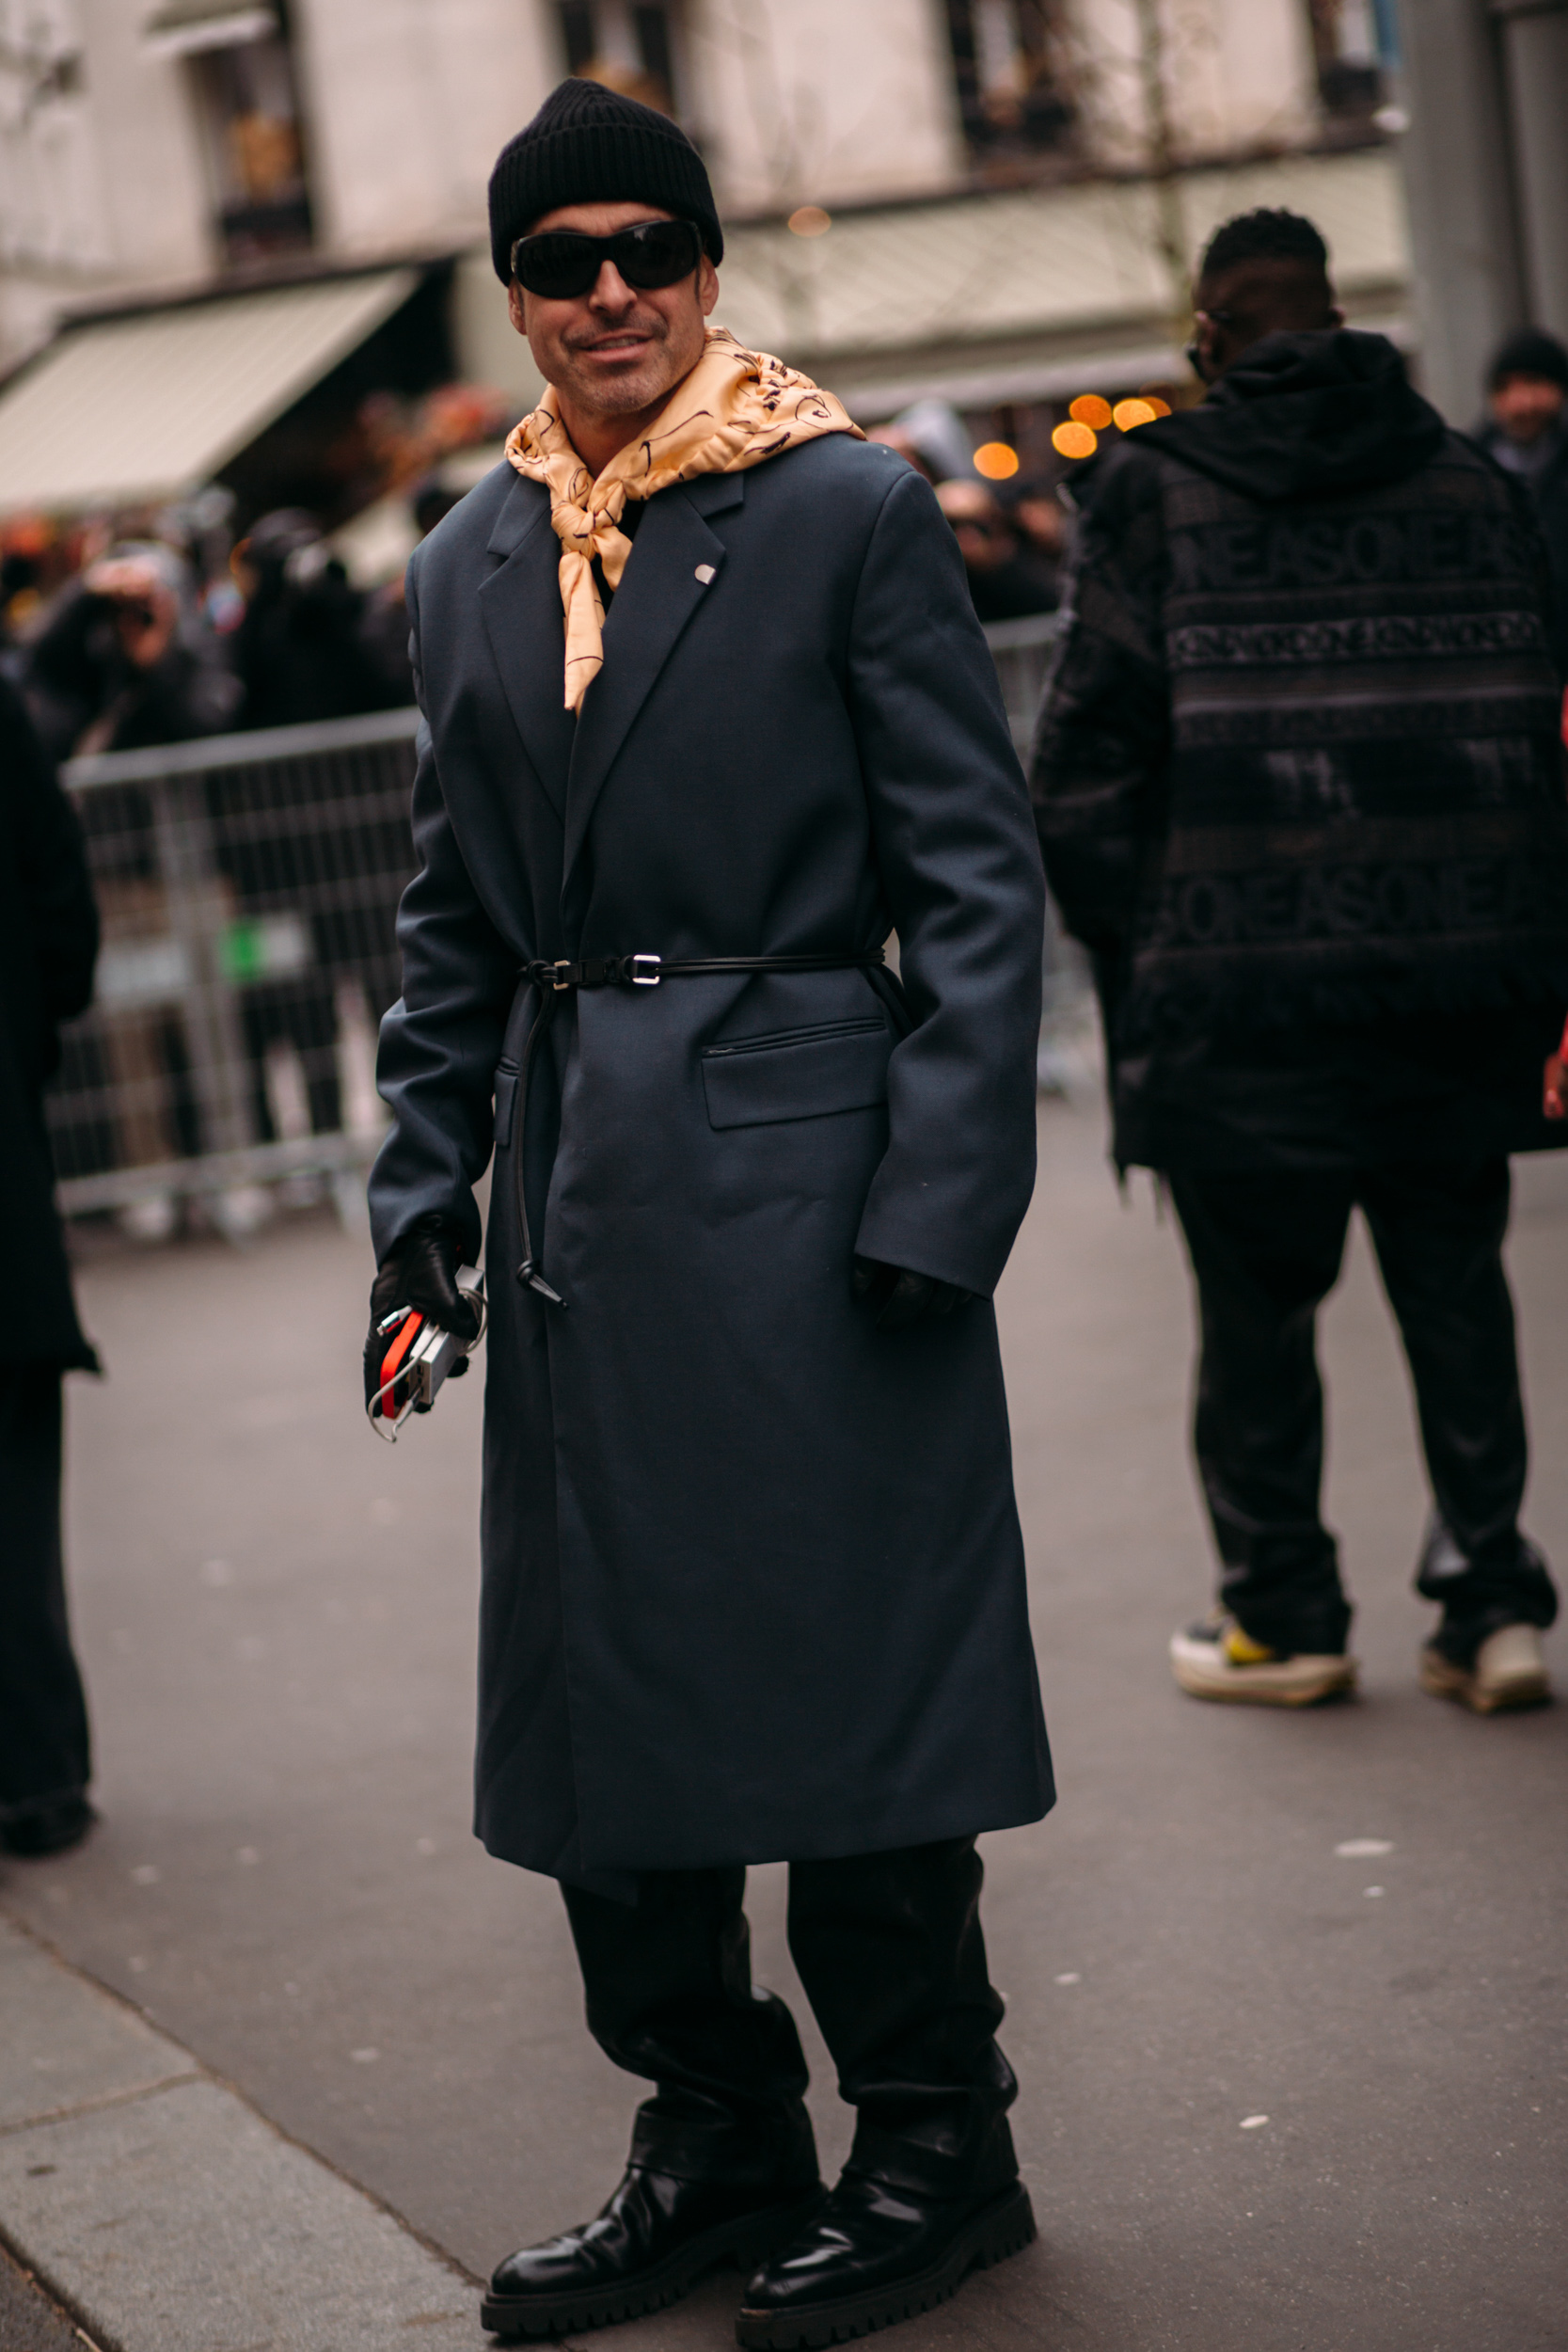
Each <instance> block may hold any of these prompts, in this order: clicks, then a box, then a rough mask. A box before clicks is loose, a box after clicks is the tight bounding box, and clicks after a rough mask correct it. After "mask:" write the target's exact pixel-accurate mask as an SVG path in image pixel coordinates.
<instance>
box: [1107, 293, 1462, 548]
mask: <svg viewBox="0 0 1568 2352" xmlns="http://www.w3.org/2000/svg"><path fill="white" fill-rule="evenodd" d="M1447 430H1448V428H1447V426H1446V425H1445V424H1444V422H1443V420H1442V418H1441V417H1440V416H1439V415H1438V413H1437V411H1436V409H1435V408H1433V406H1432V405H1431V403H1430V402H1429V401H1425V400H1423V399H1422V398H1421V395H1420V393H1419V392H1418V391H1417V390H1416V389H1415V387H1414V385H1413V384H1412V383H1411V381H1410V378H1409V377H1408V376H1407V375H1406V373H1405V372H1404V361H1403V360H1402V358H1400V355H1399V353H1398V352H1397V351H1396V350H1395V348H1394V346H1393V344H1392V343H1391V342H1389V341H1388V339H1387V337H1386V336H1385V335H1368V334H1364V333H1363V332H1361V331H1360V330H1359V329H1358V328H1355V327H1352V326H1339V327H1334V328H1331V329H1328V330H1326V331H1323V330H1320V331H1318V332H1316V333H1312V334H1289V335H1266V336H1264V338H1263V340H1262V341H1261V342H1258V343H1254V344H1253V346H1252V348H1251V350H1249V351H1247V352H1244V353H1243V356H1242V358H1240V359H1238V360H1237V361H1236V363H1235V365H1234V366H1233V367H1231V368H1229V369H1227V372H1226V373H1225V374H1224V375H1223V376H1222V377H1221V378H1220V380H1219V382H1218V383H1217V384H1216V385H1215V386H1214V387H1213V389H1212V391H1211V392H1210V394H1209V396H1208V398H1207V399H1206V400H1205V401H1203V402H1202V403H1201V404H1200V405H1198V406H1197V407H1196V408H1184V409H1179V410H1178V412H1177V413H1176V415H1175V416H1172V417H1161V418H1158V419H1156V420H1155V421H1154V422H1153V423H1152V424H1144V425H1139V426H1138V428H1137V431H1136V436H1135V439H1136V445H1137V447H1138V448H1140V449H1145V448H1154V449H1159V450H1163V451H1164V453H1166V455H1168V456H1171V457H1178V458H1180V460H1181V462H1182V464H1183V465H1187V466H1192V467H1195V468H1196V470H1197V471H1198V472H1199V473H1204V474H1208V475H1209V476H1210V477H1211V479H1212V480H1213V481H1215V482H1223V483H1224V484H1225V485H1226V487H1227V489H1231V490H1239V491H1240V492H1241V493H1242V495H1243V498H1250V499H1257V500H1259V501H1261V502H1263V503H1265V504H1283V503H1285V502H1286V501H1292V500H1297V499H1310V498H1338V497H1339V496H1341V495H1343V494H1345V493H1347V492H1350V491H1353V490H1365V489H1370V488H1372V487H1373V486H1374V485H1377V484H1379V483H1386V482H1398V481H1401V480H1402V479H1403V477H1404V476H1405V475H1406V474H1412V473H1415V472H1416V471H1417V470H1418V468H1420V467H1422V466H1424V465H1426V464H1427V463H1428V462H1429V460H1430V459H1431V458H1433V456H1435V454H1436V453H1437V451H1438V449H1439V448H1440V447H1441V445H1442V442H1443V439H1444V437H1445V435H1446V433H1447Z"/></svg>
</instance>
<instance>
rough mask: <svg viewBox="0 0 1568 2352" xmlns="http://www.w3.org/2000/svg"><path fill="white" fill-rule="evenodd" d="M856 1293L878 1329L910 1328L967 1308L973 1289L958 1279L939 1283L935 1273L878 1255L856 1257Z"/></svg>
mask: <svg viewBox="0 0 1568 2352" xmlns="http://www.w3.org/2000/svg"><path fill="white" fill-rule="evenodd" d="M854 1283H855V1296H856V1297H857V1298H858V1299H859V1301H860V1303H861V1305H862V1306H863V1308H864V1309H865V1311H866V1312H867V1313H868V1314H869V1315H870V1317H871V1319H872V1321H873V1322H874V1323H875V1324H876V1326H877V1328H878V1330H879V1331H907V1330H908V1329H909V1328H910V1327H911V1324H915V1323H928V1322H930V1321H931V1320H932V1318H933V1317H935V1316H938V1315H950V1314H951V1313H952V1312H953V1311H954V1309H955V1308H956V1307H967V1306H968V1304H969V1302H970V1300H971V1299H972V1298H973V1297H974V1292H973V1291H961V1290H959V1288H958V1284H957V1283H956V1282H939V1281H938V1279H937V1278H936V1276H935V1275H934V1274H914V1273H911V1270H910V1268H909V1267H908V1266H899V1265H884V1264H883V1263H882V1262H881V1260H880V1259H879V1258H857V1259H856V1260H855V1274H854Z"/></svg>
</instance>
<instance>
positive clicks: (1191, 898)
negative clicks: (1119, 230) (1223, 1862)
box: [1033, 213, 1568, 1712]
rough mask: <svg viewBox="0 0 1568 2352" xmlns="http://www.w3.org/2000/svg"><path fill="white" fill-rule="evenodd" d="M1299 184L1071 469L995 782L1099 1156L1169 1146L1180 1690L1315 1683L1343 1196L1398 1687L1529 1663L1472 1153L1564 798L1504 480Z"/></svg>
mask: <svg viewBox="0 0 1568 2352" xmlns="http://www.w3.org/2000/svg"><path fill="white" fill-rule="evenodd" d="M1326 262H1327V257H1326V252H1325V249H1324V247H1323V240H1322V239H1321V237H1319V235H1318V233H1317V231H1316V230H1314V229H1313V228H1312V226H1311V224H1310V223H1309V222H1307V221H1304V220H1301V219H1298V218H1296V217H1295V216H1293V215H1290V214H1282V213H1259V214H1254V215H1246V216H1245V217H1243V218H1242V219H1240V220H1237V221H1233V222H1231V223H1229V224H1228V225H1227V227H1226V228H1224V229H1222V230H1219V232H1218V233H1217V234H1216V236H1215V238H1214V240H1213V242H1212V245H1211V246H1210V248H1209V251H1208V253H1207V255H1206V257H1205V260H1204V262H1203V268H1202V273H1201V276H1200V278H1199V282H1198V286H1197V290H1196V300H1197V318H1198V344H1197V355H1198V365H1199V368H1200V372H1201V373H1203V374H1204V375H1205V377H1206V378H1207V380H1208V381H1209V382H1210V383H1211V384H1212V387H1213V389H1212V391H1211V392H1210V395H1209V397H1208V399H1207V400H1206V401H1205V402H1204V403H1203V404H1202V405H1201V406H1199V407H1197V408H1195V409H1191V410H1188V411H1187V412H1185V413H1184V414H1179V415H1177V416H1174V417H1170V418H1167V419H1163V420H1161V421H1159V422H1157V423H1153V424H1148V425H1145V426H1142V427H1140V428H1139V429H1138V430H1137V431H1136V432H1135V433H1134V434H1133V435H1132V437H1130V439H1129V440H1128V441H1127V442H1126V443H1125V444H1124V445H1123V446H1121V447H1119V448H1117V450H1116V452H1115V453H1114V455H1113V457H1112V458H1111V460H1110V462H1109V463H1108V464H1106V465H1105V466H1104V467H1103V468H1102V469H1100V470H1099V473H1098V478H1094V479H1091V480H1090V481H1089V482H1088V483H1087V484H1085V486H1084V492H1083V503H1084V505H1085V510H1086V511H1085V516H1084V521H1083V525H1082V532H1081V537H1080V543H1079V552H1078V559H1077V564H1076V568H1075V578H1074V582H1073V586H1072V589H1071V592H1070V597H1069V603H1070V614H1071V617H1070V623H1069V629H1068V633H1067V635H1066V638H1065V640H1064V644H1063V648H1062V651H1061V654H1060V657H1059V660H1058V664H1057V667H1056V669H1055V672H1054V675H1053V679H1052V681H1051V683H1050V685H1049V688H1048V691H1047V696H1046V701H1045V707H1044V710H1043V712H1042V718H1041V725H1040V731H1039V736H1038V740H1037V754H1036V758H1035V765H1034V776H1033V789H1034V794H1035V799H1036V803H1037V818H1038V823H1039V832H1040V839H1041V842H1042V845H1043V847H1044V851H1045V859H1046V866H1047V871H1048V874H1049V876H1050V880H1051V885H1052V888H1053V892H1054V893H1055V895H1056V898H1058V900H1059V902H1060V904H1061V906H1062V909H1063V912H1064V914H1065V916H1066V920H1067V922H1068V924H1069V928H1070V929H1071V930H1073V931H1074V932H1075V934H1076V935H1077V937H1078V938H1080V939H1081V940H1083V941H1084V942H1085V945H1086V946H1088V947H1090V948H1091V949H1092V950H1093V952H1094V954H1095V957H1096V959H1097V961H1098V966H1099V973H1100V978H1101V997H1102V1002H1103V1006H1104V1013H1105V1027H1106V1035H1107V1040H1108V1044H1109V1058H1110V1071H1111V1092H1112V1100H1113V1105H1114V1112H1115V1132H1116V1140H1115V1149H1116V1155H1117V1160H1118V1162H1119V1163H1121V1164H1122V1165H1123V1166H1125V1165H1127V1164H1128V1163H1137V1164H1140V1165H1142V1166H1145V1167H1148V1168H1157V1169H1160V1170H1161V1171H1163V1172H1164V1175H1165V1176H1166V1177H1167V1178H1168V1180H1169V1184H1170V1190H1171V1195H1172V1198H1173V1200H1174V1201H1175V1204H1176V1208H1177V1212H1178V1215H1179V1216H1180V1221H1181V1227H1182V1231H1183V1232H1184V1233H1185V1236H1186V1240H1187V1246H1188V1248H1189V1251H1190V1253H1191V1257H1192V1262H1193V1268H1194V1272H1195V1274H1196V1281H1197V1294H1198V1307H1199V1314H1200V1320H1201V1325H1202V1356H1201V1363H1200V1367H1199V1373H1198V1381H1197V1404H1196V1451H1197V1458H1198V1467H1199V1470H1200V1472H1201V1475H1202V1480H1203V1486H1204V1490H1205V1494H1206V1496H1207V1499H1208V1503H1209V1509H1210V1515H1211V1518H1212V1523H1213V1531H1214V1539H1215V1543H1216V1546H1217V1549H1218V1551H1219V1555H1220V1561H1221V1580H1220V1608H1219V1610H1218V1611H1217V1612H1216V1613H1215V1615H1214V1616H1213V1617H1212V1619H1211V1620H1209V1621H1208V1622H1207V1623H1205V1624H1203V1625H1201V1626H1197V1627H1195V1628H1194V1629H1192V1631H1191V1632H1190V1633H1187V1634H1179V1635H1178V1636H1177V1637H1176V1640H1175V1642H1174V1643H1173V1645H1172V1661H1173V1665H1174V1668H1175V1672H1176V1676H1177V1679H1178V1681H1179V1682H1180V1683H1181V1685H1182V1687H1183V1688H1184V1689H1186V1690H1188V1691H1191V1692H1194V1693H1195V1694H1196V1695H1197V1696H1200V1697H1204V1698H1217V1699H1251V1700H1257V1701H1261V1702H1265V1703H1271V1704H1275V1705H1281V1704H1283V1705H1299V1704H1303V1703H1305V1702H1307V1701H1310V1700H1313V1699H1316V1698H1323V1697H1327V1696H1329V1695H1332V1694H1333V1693H1334V1692H1338V1691H1341V1690H1344V1689H1346V1688H1347V1687H1348V1686H1349V1685H1350V1683H1351V1682H1352V1681H1353V1679H1354V1672H1355V1668H1354V1661H1352V1660H1351V1659H1350V1658H1349V1657H1348V1655H1347V1634H1348V1629H1349V1625H1350V1617H1351V1610H1350V1604H1349V1602H1348V1601H1347V1599H1346V1597H1345V1595H1344V1591H1343V1588H1342V1586H1341V1583H1340V1579H1339V1572H1338V1557H1337V1552H1336V1547H1335V1542H1334V1538H1333V1536H1332V1535H1331V1534H1329V1533H1328V1531H1327V1530H1326V1529H1325V1528H1324V1527H1323V1521H1322V1519H1321V1518H1320V1515H1319V1487H1320V1481H1321V1473H1322V1467H1323V1393H1322V1389H1321V1386H1320V1383H1319V1378H1318V1370H1317V1364H1316V1360H1315V1355H1314V1321H1315V1315H1316V1311H1317V1308H1318V1306H1319V1304H1320V1303H1321V1301H1322V1300H1323V1297H1324V1296H1325V1295H1326V1294H1327V1293H1328V1292H1329V1291H1330V1290H1331V1289H1332V1287H1333V1285H1334V1283H1335V1281H1336V1279H1338V1271H1339V1264H1340V1259H1341V1255H1342V1252H1343V1248H1344V1243H1345V1234H1346V1229H1347V1225H1348V1221H1349V1218H1350V1215H1351V1211H1352V1209H1353V1207H1354V1206H1357V1205H1358V1206H1359V1207H1360V1208H1361V1210H1362V1212H1363V1214H1364V1216H1366V1219H1367V1222H1368V1225H1369V1227H1370V1232H1371V1235H1372V1240H1373V1244H1374V1246H1375V1248H1376V1250H1377V1255H1378V1262H1379V1264H1380V1267H1381V1269H1382V1273H1383V1279H1384V1283H1385V1286H1386V1290H1387V1293H1388V1297H1389V1301H1390V1304H1391V1305H1392V1307H1393V1310H1394V1312H1395V1315H1396V1317H1397V1318H1398V1321H1399V1325H1400V1330H1401V1335H1402V1339H1403V1342H1404V1346H1405V1353H1406V1355H1407V1357H1408V1359H1409V1363H1410V1371H1411V1377H1412V1380H1413V1382H1414V1385H1415V1390H1416V1400H1417V1408H1418V1418H1419V1422H1420V1430H1421V1438H1422V1443H1423V1446H1424V1448H1425V1453H1426V1460H1427V1468H1428V1471H1429V1474H1430V1477H1431V1481H1432V1491H1433V1505H1434V1509H1433V1518H1432V1522H1431V1525H1430V1527H1429V1530H1428V1533H1427V1536H1426V1540H1425V1543H1424V1545H1423V1548H1422V1551H1421V1557H1420V1563H1419V1568H1418V1578H1417V1589H1418V1591H1419V1592H1420V1593H1421V1594H1422V1595H1424V1596H1425V1597H1427V1598H1428V1599H1431V1600H1433V1601H1435V1602H1437V1603H1438V1605H1439V1608H1440V1611H1441V1614H1440V1617H1439V1620H1438V1623H1437V1626H1436V1629H1435V1630H1434V1633H1433V1638H1432V1639H1431V1641H1430V1642H1429V1643H1428V1644H1427V1645H1426V1647H1425V1649H1424V1650H1423V1652H1422V1657H1421V1669H1420V1671H1421V1679H1422V1682H1423V1684H1424V1686H1425V1687H1426V1688H1427V1689H1428V1690H1429V1691H1432V1692H1437V1693H1441V1694H1443V1695H1446V1696H1450V1697H1455V1698H1459V1699H1461V1700H1463V1701H1464V1702H1465V1703H1466V1704H1468V1705H1470V1706H1471V1707H1474V1708H1477V1709H1478V1710H1480V1711H1482V1712H1490V1711H1492V1710H1493V1709H1495V1708H1498V1707H1503V1706H1513V1705H1522V1704H1525V1703H1527V1702H1528V1701H1531V1700H1538V1699H1540V1698H1542V1697H1543V1696H1544V1694H1545V1690H1546V1680H1545V1670H1544V1663H1543V1660H1542V1652H1541V1644H1540V1629H1541V1628H1543V1627H1544V1626H1548V1625H1550V1624H1551V1622H1552V1620H1553V1617H1554V1615H1555V1613H1556V1608H1557V1600H1556V1595H1555V1593H1554V1591H1553V1587H1552V1583H1551V1580H1550V1578H1549V1577H1548V1575H1547V1572H1546V1569H1545V1567H1544V1564H1543V1562H1542V1560H1541V1558H1540V1555H1539V1554H1538V1553H1537V1551H1536V1550H1535V1549H1534V1548H1533V1546H1532V1545H1531V1544H1530V1543H1529V1542H1528V1539H1527V1538H1526V1537H1525V1536H1524V1535H1523V1534H1521V1533H1520V1531H1519V1524H1518V1514H1519V1506H1520V1502H1521V1499H1522V1496H1523V1493H1524V1486H1525V1470H1526V1438H1525V1422H1524V1414H1523V1409H1522V1406H1521V1402H1520V1392H1519V1375H1518V1364H1517V1359H1516V1354H1515V1347H1514V1332H1513V1305H1512V1301H1511V1299H1510V1296H1509V1290H1508V1283H1507V1279H1506V1278H1505V1275H1504V1272H1503V1267H1502V1262H1501V1256H1500V1252H1501V1248H1502V1243H1503V1237H1504V1234H1505V1232H1506V1229H1507V1225H1508V1208H1509V1154H1510V1153H1511V1152H1528V1151H1537V1150H1541V1149H1544V1148H1546V1147H1548V1146H1551V1145H1554V1144H1560V1143H1562V1142H1563V1141H1564V1140H1565V1139H1568V1136H1565V1131H1564V1128H1563V1126H1562V1124H1561V1123H1560V1122H1559V1123H1556V1124H1550V1123H1548V1122H1547V1120H1546V1119H1545V1118H1544V1116H1543V1073H1544V1061H1545V1057H1546V1056H1547V1055H1548V1053H1549V1052H1550V1050H1551V1048H1552V1046H1553V1045H1554V1044H1555V1043H1556V1042H1557V1041H1558V1039H1559V1037H1560V1033H1561V1029H1562V1015H1563V1007H1564V1003H1565V1002H1568V807H1565V801H1564V789H1563V764H1562V750H1561V744H1560V740H1559V736H1558V723H1557V713H1558V704H1559V696H1560V681H1559V679H1558V677H1557V675H1556V673H1555V668H1554V663H1553V660H1552V659H1551V654H1550V649H1549V640H1548V633H1547V631H1548V615H1549V609H1550V596H1549V589H1548V586H1547V583H1546V580H1545V573H1544V555H1543V550H1542V548H1541V546H1540V542H1539V540H1538V538H1537V536H1536V534H1535V532H1534V530H1533V528H1532V526H1531V521H1530V517H1529V514H1528V508H1527V507H1526V505H1525V503H1524V501H1523V500H1522V498H1521V497H1520V496H1519V494H1518V493H1517V492H1516V491H1515V490H1514V489H1513V486H1512V485H1510V483H1509V482H1508V481H1507V480H1506V479H1505V478H1504V476H1503V475H1501V474H1500V473H1498V472H1497V469H1495V468H1493V467H1492V466H1491V465H1490V464H1489V463H1488V462H1487V461H1486V460H1485V459H1484V458H1482V457H1481V456H1480V455H1478V453H1476V451H1475V450H1474V449H1473V448H1472V447H1471V445H1470V444H1469V443H1468V442H1467V441H1465V440H1463V439H1462V438H1461V437H1459V436H1458V435H1457V434H1453V433H1449V431H1447V430H1446V428H1445V427H1444V425H1443V422H1442V420H1441V419H1440V418H1439V417H1438V416H1437V414H1436V412H1435V411H1434V410H1433V409H1432V408H1431V407H1429V406H1428V405H1427V403H1426V402H1425V401H1423V400H1422V399H1420V398H1419V397H1418V394H1417V393H1416V392H1415V391H1414V390H1413V389H1411V387H1410V385H1409V383H1408V381H1407V380H1406V377H1405V373H1404V369H1403V367H1402V363H1401V360H1400V358H1399V355H1398V353H1397V352H1396V351H1395V350H1394V349H1393V347H1392V345H1391V344H1389V343H1388V342H1385V341H1384V340H1383V338H1382V337H1380V336H1376V335H1368V334H1358V333H1354V332H1352V331H1350V330H1349V329H1346V328H1344V327H1342V326H1340V324H1339V313H1338V310H1336V309H1335V308H1334V300H1333V294H1332V293H1331V291H1330V287H1329V283H1328V278H1327V270H1326Z"/></svg>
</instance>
